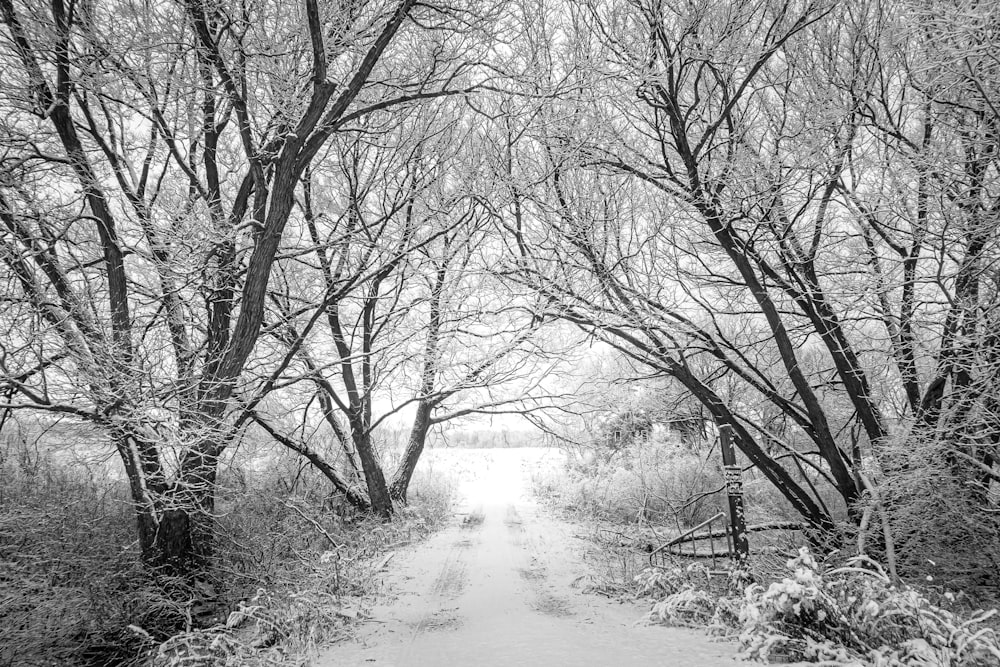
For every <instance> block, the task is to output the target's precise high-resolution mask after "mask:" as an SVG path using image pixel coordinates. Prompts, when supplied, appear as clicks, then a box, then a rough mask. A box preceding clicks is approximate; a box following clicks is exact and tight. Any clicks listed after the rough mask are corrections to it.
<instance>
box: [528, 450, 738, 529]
mask: <svg viewBox="0 0 1000 667" xmlns="http://www.w3.org/2000/svg"><path fill="white" fill-rule="evenodd" d="M566 472H568V473H569V474H566ZM566 472H563V473H560V474H557V475H553V476H544V475H536V476H535V478H534V480H533V481H534V484H535V489H536V491H537V492H538V493H540V494H541V495H548V496H551V497H553V498H554V499H555V500H556V502H557V503H558V504H560V505H562V506H564V507H567V508H569V509H572V510H575V511H579V512H582V513H586V514H589V515H592V516H595V517H597V518H599V519H602V520H607V521H611V522H614V523H631V522H635V521H641V520H649V521H654V522H658V523H666V524H671V525H672V524H673V523H674V522H675V520H677V521H679V522H680V523H681V524H682V525H684V526H693V525H696V524H698V523H700V522H701V521H704V520H705V519H707V518H709V517H710V516H712V515H713V514H715V513H716V512H718V511H719V510H720V508H721V506H722V505H721V503H722V496H721V489H722V476H721V474H720V473H719V471H718V466H717V465H716V464H714V463H712V462H710V461H707V460H705V459H703V458H702V457H700V456H699V455H698V454H697V453H695V452H693V451H690V450H688V449H686V448H684V447H683V446H681V445H680V444H679V443H677V442H674V441H669V440H667V441H664V440H649V441H642V442H636V443H633V444H630V445H629V446H627V447H624V448H622V449H620V450H617V451H616V452H614V453H613V455H612V456H611V457H610V458H607V457H592V458H591V457H587V458H571V459H570V460H569V463H568V470H567V471H566Z"/></svg>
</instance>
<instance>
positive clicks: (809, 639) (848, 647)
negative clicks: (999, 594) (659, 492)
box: [636, 547, 1000, 667]
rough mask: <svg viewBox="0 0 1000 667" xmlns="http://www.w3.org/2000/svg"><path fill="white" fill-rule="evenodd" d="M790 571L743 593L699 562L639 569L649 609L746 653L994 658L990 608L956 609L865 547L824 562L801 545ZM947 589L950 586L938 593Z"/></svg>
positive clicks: (935, 661)
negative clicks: (728, 588)
mask: <svg viewBox="0 0 1000 667" xmlns="http://www.w3.org/2000/svg"><path fill="white" fill-rule="evenodd" d="M787 567H788V569H789V570H790V571H791V574H790V576H787V577H785V578H783V579H782V580H780V581H776V582H774V583H771V584H770V585H768V586H766V587H765V586H763V585H761V584H751V585H749V586H747V587H746V588H745V589H744V591H743V594H742V595H741V596H740V595H735V594H730V595H725V594H722V595H720V594H718V593H717V592H713V591H712V590H711V584H710V577H708V576H707V573H706V572H704V568H701V566H698V565H695V566H689V567H688V568H679V567H678V568H667V569H663V568H656V569H650V570H647V571H645V572H643V573H642V574H640V575H639V576H638V577H636V585H637V587H638V589H639V591H640V592H641V593H642V594H644V595H647V596H648V597H650V598H652V599H653V605H652V611H651V612H650V618H651V620H652V621H654V622H657V623H665V624H668V625H685V626H702V627H704V626H707V627H709V629H710V630H713V631H715V632H719V633H724V634H730V635H737V636H738V637H739V640H740V643H741V645H742V647H743V649H744V651H745V652H746V654H747V657H749V658H751V659H754V660H758V661H762V662H767V661H772V660H774V661H779V662H788V661H799V660H802V661H809V662H823V663H825V664H844V665H857V664H868V665H875V666H876V667H904V666H908V665H924V666H926V667H952V666H954V667H981V666H982V667H985V666H986V665H997V664H1000V641H998V635H997V633H996V631H995V629H994V628H992V627H990V625H989V621H990V620H991V619H993V617H994V615H995V614H996V610H992V611H988V612H968V611H964V612H960V611H956V610H953V609H946V608H945V607H944V606H943V605H942V604H940V603H936V602H932V601H931V599H930V596H928V595H927V594H926V593H925V592H922V591H920V590H918V589H916V588H914V587H912V586H907V585H903V584H895V583H893V582H892V581H891V579H890V578H889V577H888V576H887V575H886V573H885V572H884V571H883V569H882V568H881V566H880V565H879V564H878V563H876V562H874V561H872V560H871V559H869V558H866V557H859V558H855V559H852V560H850V561H848V562H847V564H845V565H842V566H840V567H833V568H828V569H825V568H823V567H821V566H820V565H819V564H818V563H817V562H816V560H815V559H814V558H813V557H812V555H811V554H810V553H809V551H808V550H807V549H806V548H805V547H803V548H802V549H801V550H800V551H799V554H798V555H797V556H796V557H795V558H792V559H791V560H789V561H788V563H787ZM949 598H951V599H953V596H951V595H950V594H946V595H945V596H943V601H942V602H948V601H949Z"/></svg>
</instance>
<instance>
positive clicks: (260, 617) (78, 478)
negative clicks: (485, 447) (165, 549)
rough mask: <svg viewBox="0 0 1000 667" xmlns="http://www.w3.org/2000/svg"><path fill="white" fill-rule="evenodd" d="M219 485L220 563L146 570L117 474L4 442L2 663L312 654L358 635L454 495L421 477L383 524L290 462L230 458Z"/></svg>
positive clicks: (212, 661) (216, 661)
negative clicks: (375, 599) (389, 575)
mask: <svg viewBox="0 0 1000 667" xmlns="http://www.w3.org/2000/svg"><path fill="white" fill-rule="evenodd" d="M220 487H221V488H222V489H223V492H222V493H221V494H220V498H219V505H218V512H219V535H218V543H219V549H218V551H217V553H216V556H215V561H214V568H213V570H212V574H211V576H209V577H205V578H203V579H201V580H199V581H198V582H196V583H195V584H193V585H192V583H191V582H188V581H185V580H184V579H183V578H180V577H166V576H162V575H157V574H156V573H151V572H149V571H148V570H147V569H145V568H144V567H142V565H141V561H140V560H139V558H138V556H137V554H136V548H137V547H136V544H135V542H134V539H133V538H132V537H131V536H132V532H133V531H134V525H133V524H134V518H133V516H132V515H131V512H130V508H129V501H128V491H127V488H126V487H125V485H124V483H123V482H122V481H121V480H116V479H114V478H113V477H112V478H110V479H109V478H108V477H107V476H106V474H105V473H104V472H103V471H102V468H101V466H100V465H99V464H96V465H95V467H93V468H88V467H87V466H84V465H82V464H80V463H74V464H73V465H67V463H66V462H65V461H62V462H60V457H59V456H58V452H46V451H45V448H44V447H41V448H39V446H38V443H32V442H27V441H25V440H21V439H14V438H4V439H3V440H2V441H0V563H2V565H0V618H2V619H3V622H2V623H0V665H10V666H12V667H14V666H17V667H22V666H23V667H35V666H42V665H95V666H97V665H100V666H102V667H103V666H105V665H123V666H127V665H148V664H152V665H156V666H157V667H180V666H182V665H193V664H197V665H261V666H263V665H299V664H302V661H303V660H304V659H305V658H306V657H307V656H308V655H309V654H310V653H311V652H312V651H314V650H315V649H317V648H318V647H320V646H322V645H324V644H325V643H328V642H330V641H333V640H335V639H338V638H341V637H344V636H346V635H347V634H348V633H349V632H350V627H349V626H350V623H351V620H352V619H355V618H357V615H358V611H359V607H360V606H361V605H365V604H370V600H369V601H366V600H368V599H369V596H370V595H371V594H373V593H375V592H376V590H377V589H376V582H377V577H376V576H374V575H375V571H376V570H377V569H378V567H379V566H380V565H381V563H382V562H383V559H384V558H385V556H386V554H387V553H388V552H390V551H391V550H393V549H395V548H397V547H399V546H401V545H402V544H405V543H408V542H410V541H411V540H414V539H418V538H419V537H420V536H422V535H425V534H426V533H427V531H428V530H431V529H433V528H434V527H435V525H436V524H437V522H438V521H440V519H441V518H442V517H444V516H446V515H447V514H448V512H449V507H450V498H451V482H450V481H449V480H447V479H446V478H443V477H441V476H440V475H438V476H428V475H426V474H425V473H424V472H421V473H420V474H418V475H417V478H416V480H415V486H414V490H413V496H412V500H411V504H410V505H409V506H408V507H407V508H405V509H403V510H402V516H401V518H400V521H397V522H394V523H391V524H385V523H383V522H380V521H378V520H376V519H373V518H371V517H368V516H365V515H364V514H362V513H359V512H357V511H355V510H353V509H352V508H350V507H349V506H346V505H345V504H344V503H343V501H342V500H338V499H337V498H336V497H332V496H331V495H330V493H329V489H328V488H327V487H326V485H325V484H324V483H323V480H322V478H320V477H318V476H317V475H315V474H314V473H313V472H311V471H310V470H309V469H308V468H303V467H302V466H301V465H300V464H299V463H298V462H296V461H295V460H293V459H291V458H289V457H287V456H277V457H276V458H275V459H273V460H271V462H270V465H269V466H268V467H267V468H266V470H264V471H263V472H255V471H254V470H253V468H252V467H251V466H245V465H243V464H239V463H232V464H230V465H227V466H226V467H225V468H224V472H223V478H222V480H220ZM150 661H152V662H150Z"/></svg>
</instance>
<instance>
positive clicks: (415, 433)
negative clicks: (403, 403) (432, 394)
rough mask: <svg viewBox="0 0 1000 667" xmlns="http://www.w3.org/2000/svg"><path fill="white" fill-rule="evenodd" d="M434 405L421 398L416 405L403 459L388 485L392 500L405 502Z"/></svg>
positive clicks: (429, 424)
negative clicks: (390, 483) (415, 413)
mask: <svg viewBox="0 0 1000 667" xmlns="http://www.w3.org/2000/svg"><path fill="white" fill-rule="evenodd" d="M433 409H434V406H433V405H432V404H431V402H430V401H427V400H423V401H420V403H419V404H418V405H417V415H416V417H414V418H413V428H412V429H411V430H410V439H409V441H408V442H407V443H406V452H404V454H403V460H402V461H400V462H399V468H398V469H397V470H396V474H395V475H393V478H392V485H391V486H390V487H389V495H390V496H391V497H392V499H393V500H397V501H399V502H401V503H404V504H405V503H406V493H407V491H409V488H410V480H412V479H413V471H414V470H416V468H417V461H419V460H420V455H421V454H422V453H423V451H424V443H426V442H427V432H428V431H429V430H430V427H431V412H432V410H433Z"/></svg>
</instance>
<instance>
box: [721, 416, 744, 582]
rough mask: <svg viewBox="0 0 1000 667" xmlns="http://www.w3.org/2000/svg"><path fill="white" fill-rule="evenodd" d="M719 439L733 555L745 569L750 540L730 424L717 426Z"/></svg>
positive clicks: (741, 474)
mask: <svg viewBox="0 0 1000 667" xmlns="http://www.w3.org/2000/svg"><path fill="white" fill-rule="evenodd" d="M719 441H720V443H721V445H722V465H723V470H724V471H725V475H726V494H727V495H728V496H729V523H730V526H731V527H732V533H733V557H734V558H735V559H736V567H737V568H741V569H746V568H747V567H749V565H750V542H749V541H748V540H747V521H746V515H745V514H744V512H743V470H742V468H741V467H740V465H739V464H738V463H737V462H736V448H735V447H733V433H732V426H730V425H729V424H722V425H720V426H719Z"/></svg>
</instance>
